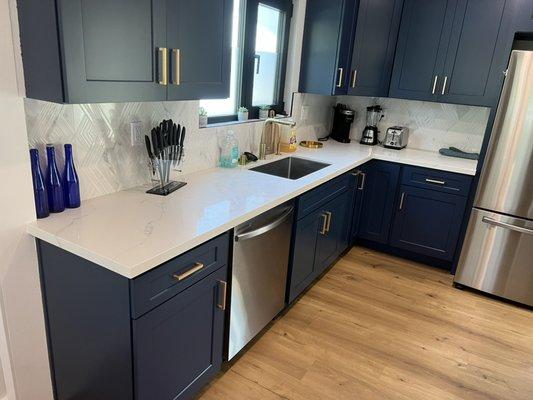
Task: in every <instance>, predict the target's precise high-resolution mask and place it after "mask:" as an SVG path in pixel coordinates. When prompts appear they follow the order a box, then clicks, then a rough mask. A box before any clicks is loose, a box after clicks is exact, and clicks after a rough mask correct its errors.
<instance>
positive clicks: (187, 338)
mask: <svg viewBox="0 0 533 400" xmlns="http://www.w3.org/2000/svg"><path fill="white" fill-rule="evenodd" d="M226 274H227V270H226V268H221V269H219V270H218V271H216V272H214V273H212V274H211V275H209V276H208V277H206V278H204V279H202V280H201V281H200V282H198V283H196V284H195V285H193V286H191V287H190V288H188V289H186V290H185V291H183V292H181V293H180V294H178V295H177V296H175V297H173V298H172V299H170V300H169V301H167V302H166V303H163V304H162V305H160V306H159V307H158V308H156V309H155V310H153V311H151V312H149V313H148V314H146V315H144V316H142V317H141V318H139V319H137V320H134V321H133V342H134V354H135V377H136V379H135V382H136V388H137V390H136V392H137V393H136V397H135V398H136V399H137V400H152V399H192V398H194V396H195V395H196V394H197V393H198V391H199V390H200V388H201V387H202V386H203V385H205V384H206V383H207V382H209V380H211V378H213V377H214V376H215V375H216V373H217V372H218V371H219V370H220V366H221V364H222V346H223V336H224V312H223V311H222V306H221V305H222V304H223V299H221V298H220V297H221V293H223V289H222V286H223V285H224V283H223V282H225V281H226Z"/></svg>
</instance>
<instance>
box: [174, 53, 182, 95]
mask: <svg viewBox="0 0 533 400" xmlns="http://www.w3.org/2000/svg"><path fill="white" fill-rule="evenodd" d="M172 56H173V59H172V62H173V64H174V81H173V82H172V84H173V85H176V86H179V85H180V84H181V52H180V49H172Z"/></svg>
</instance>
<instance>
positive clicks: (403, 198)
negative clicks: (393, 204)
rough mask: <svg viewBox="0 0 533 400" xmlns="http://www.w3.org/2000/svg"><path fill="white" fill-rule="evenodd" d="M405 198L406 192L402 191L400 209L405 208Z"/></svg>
mask: <svg viewBox="0 0 533 400" xmlns="http://www.w3.org/2000/svg"><path fill="white" fill-rule="evenodd" d="M404 200H405V192H403V193H402V197H401V198H400V208H399V210H400V211H402V210H403V201H404Z"/></svg>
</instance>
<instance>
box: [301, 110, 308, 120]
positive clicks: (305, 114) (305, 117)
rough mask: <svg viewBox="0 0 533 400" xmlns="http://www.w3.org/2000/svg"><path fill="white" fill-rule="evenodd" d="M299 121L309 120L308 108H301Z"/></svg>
mask: <svg viewBox="0 0 533 400" xmlns="http://www.w3.org/2000/svg"><path fill="white" fill-rule="evenodd" d="M300 119H301V120H302V121H307V120H308V119H309V106H302V110H301V111H300Z"/></svg>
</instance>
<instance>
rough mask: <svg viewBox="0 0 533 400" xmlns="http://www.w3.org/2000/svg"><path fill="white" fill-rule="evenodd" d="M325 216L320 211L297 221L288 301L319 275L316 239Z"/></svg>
mask: <svg viewBox="0 0 533 400" xmlns="http://www.w3.org/2000/svg"><path fill="white" fill-rule="evenodd" d="M324 218H325V217H323V216H322V213H321V212H320V211H317V212H314V213H311V214H309V215H308V216H306V217H304V218H302V219H300V220H298V221H297V222H296V229H295V233H294V245H293V252H292V260H291V267H290V270H291V272H290V285H289V295H288V301H289V302H292V301H293V300H294V299H295V298H296V297H298V295H299V294H300V293H302V292H303V291H304V290H305V289H306V288H307V286H309V284H310V283H311V282H313V280H314V279H315V278H316V277H317V274H315V250H316V240H317V235H318V231H319V229H320V226H321V225H322V221H325V220H324Z"/></svg>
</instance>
